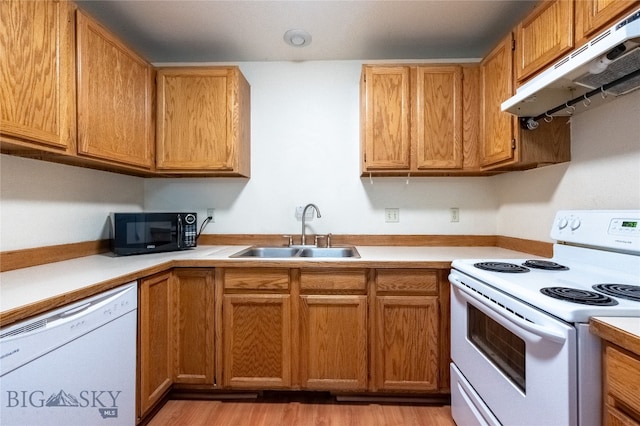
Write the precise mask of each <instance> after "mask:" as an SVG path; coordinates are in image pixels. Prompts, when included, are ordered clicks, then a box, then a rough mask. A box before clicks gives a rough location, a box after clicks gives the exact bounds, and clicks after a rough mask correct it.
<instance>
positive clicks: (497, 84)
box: [480, 33, 517, 167]
mask: <svg viewBox="0 0 640 426" xmlns="http://www.w3.org/2000/svg"><path fill="white" fill-rule="evenodd" d="M480 91H481V96H480V99H481V103H482V104H481V108H480V134H481V138H480V163H481V165H482V166H483V167H487V166H497V165H502V164H504V163H510V162H513V161H515V160H516V155H515V153H516V142H517V141H516V139H515V137H514V124H515V118H514V116H513V115H511V114H509V113H506V112H502V111H501V109H500V105H501V104H502V102H504V101H505V100H506V99H508V98H509V97H511V96H512V95H513V52H512V35H511V33H509V35H508V36H507V37H505V39H504V40H502V41H501V42H500V44H498V45H497V46H496V47H495V48H494V49H493V51H491V53H489V55H487V57H486V58H485V59H484V60H483V61H482V63H481V64H480Z"/></svg>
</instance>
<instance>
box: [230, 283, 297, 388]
mask: <svg viewBox="0 0 640 426" xmlns="http://www.w3.org/2000/svg"><path fill="white" fill-rule="evenodd" d="M222 310H223V340H224V350H223V358H224V360H223V364H224V370H223V372H222V374H223V382H224V386H225V387H232V388H249V389H260V388H286V387H289V386H290V385H291V308H290V297H289V295H285V294H253V295H252V294H247V295H245V294H225V295H224V297H223V307H222Z"/></svg>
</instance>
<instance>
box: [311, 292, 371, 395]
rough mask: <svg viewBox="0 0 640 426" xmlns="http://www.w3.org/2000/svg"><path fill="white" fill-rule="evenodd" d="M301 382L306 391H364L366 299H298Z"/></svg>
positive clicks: (365, 381)
mask: <svg viewBox="0 0 640 426" xmlns="http://www.w3.org/2000/svg"><path fill="white" fill-rule="evenodd" d="M300 351H301V353H300V379H301V380H300V381H301V386H302V387H303V388H305V389H316V390H350V391H355V390H360V391H364V390H366V388H367V370H368V369H367V297H366V296H356V295H327V296H319V295H303V296H300Z"/></svg>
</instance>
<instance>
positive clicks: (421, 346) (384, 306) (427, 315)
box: [375, 296, 439, 391]
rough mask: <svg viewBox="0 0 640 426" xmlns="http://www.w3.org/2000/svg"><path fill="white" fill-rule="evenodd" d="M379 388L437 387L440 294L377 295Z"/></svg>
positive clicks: (377, 378) (423, 389)
mask: <svg viewBox="0 0 640 426" xmlns="http://www.w3.org/2000/svg"><path fill="white" fill-rule="evenodd" d="M376 322H377V326H376V330H375V333H376V348H375V350H376V365H375V371H376V387H377V390H414V391H436V390H438V385H439V382H438V360H439V354H438V348H439V345H438V340H439V332H438V298H437V297H436V296H425V297H415V296H379V297H377V298H376Z"/></svg>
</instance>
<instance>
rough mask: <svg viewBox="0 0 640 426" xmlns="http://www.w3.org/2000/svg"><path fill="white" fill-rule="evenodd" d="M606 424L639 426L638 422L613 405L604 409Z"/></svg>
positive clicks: (612, 425)
mask: <svg viewBox="0 0 640 426" xmlns="http://www.w3.org/2000/svg"><path fill="white" fill-rule="evenodd" d="M604 424H605V425H606V426H638V425H640V423H638V422H636V421H635V420H633V419H632V418H630V417H629V416H627V415H626V414H624V413H623V412H621V411H619V410H616V409H615V408H614V407H612V406H611V405H608V404H607V405H605V408H604Z"/></svg>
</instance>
